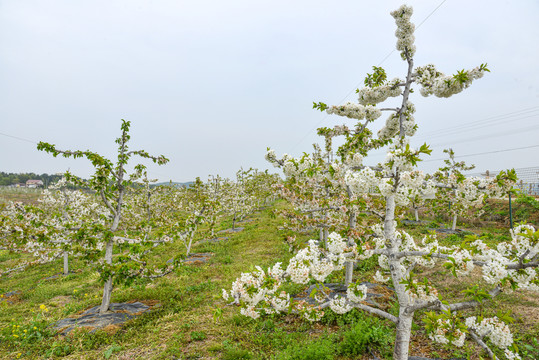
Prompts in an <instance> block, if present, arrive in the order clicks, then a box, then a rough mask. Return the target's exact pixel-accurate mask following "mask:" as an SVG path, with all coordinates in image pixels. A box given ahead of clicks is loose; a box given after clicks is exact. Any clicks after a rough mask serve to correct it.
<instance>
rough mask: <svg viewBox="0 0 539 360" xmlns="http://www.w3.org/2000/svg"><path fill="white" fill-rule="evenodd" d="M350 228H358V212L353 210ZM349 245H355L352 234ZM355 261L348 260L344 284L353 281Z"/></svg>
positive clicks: (349, 220)
mask: <svg viewBox="0 0 539 360" xmlns="http://www.w3.org/2000/svg"><path fill="white" fill-rule="evenodd" d="M348 228H349V229H350V230H353V229H355V228H356V213H355V212H353V211H350V216H349V218H348ZM347 245H348V246H352V245H354V239H352V237H351V236H349V237H348V243H347ZM354 263H355V262H354V261H347V262H346V265H345V266H346V268H345V273H344V285H345V286H348V285H350V283H351V282H352V279H353V277H354Z"/></svg>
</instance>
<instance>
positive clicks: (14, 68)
mask: <svg viewBox="0 0 539 360" xmlns="http://www.w3.org/2000/svg"><path fill="white" fill-rule="evenodd" d="M407 4H409V5H412V6H413V7H414V15H413V17H412V21H413V22H414V23H415V24H416V26H417V25H419V24H420V23H421V22H423V21H425V22H424V23H423V24H422V25H421V26H420V27H419V28H418V29H417V31H416V45H417V53H416V56H415V64H416V65H418V66H419V65H424V64H427V63H433V64H435V65H436V66H437V67H438V68H439V69H440V70H441V71H443V72H445V73H447V74H449V73H454V72H456V71H457V70H460V69H463V68H465V69H468V68H473V67H475V66H477V65H479V64H481V63H484V62H487V63H488V64H489V68H490V69H491V71H492V72H491V73H488V74H487V75H486V76H485V77H483V78H482V79H480V80H478V81H476V82H475V83H474V84H473V85H472V86H471V87H470V88H469V89H467V90H466V91H465V92H463V93H461V94H459V95H456V96H454V97H452V98H450V99H439V98H433V97H429V98H423V97H422V96H421V95H420V94H419V92H418V91H417V92H416V93H415V94H412V98H411V101H412V102H414V103H415V104H416V108H417V113H416V122H417V123H418V125H419V130H418V133H417V134H416V139H415V140H414V143H417V144H419V143H420V142H421V143H422V142H427V143H429V144H431V145H432V148H433V150H434V151H433V154H432V156H431V157H430V159H431V161H428V162H425V163H424V164H423V168H424V169H426V170H429V171H431V170H434V169H436V168H437V167H439V166H440V165H441V164H442V162H441V161H440V160H437V159H440V158H443V154H442V149H444V148H446V147H449V146H452V147H453V149H454V150H455V152H456V154H457V155H468V154H477V153H484V152H493V151H499V150H506V149H514V148H522V147H528V148H527V149H521V150H514V151H503V152H496V153H490V154H485V155H474V156H469V157H466V158H462V160H466V161H467V162H470V163H475V164H476V165H477V169H478V171H484V170H486V169H489V170H491V171H493V170H499V169H504V168H510V167H514V168H522V167H531V166H539V160H538V158H539V156H538V155H539V136H538V135H539V85H538V84H539V66H538V64H539V46H538V41H539V21H538V20H537V19H538V18H539V1H537V0H520V1H509V0H508V1H501V0H476V1H469V0H446V1H443V0H430V1H426V0H425V1H419V0H418V1H408V2H407ZM400 5H401V1H393V0H391V1H364V0H350V1H339V0H335V1H327V0H323V1H317V0H309V1H303V0H287V1H282V0H269V1H265V0H264V1H262V0H243V1H240V0H227V1H222V0H197V1H182V0H175V1H173V0H170V1H166V0H161V1H159V0H155V1H150V0H146V1H142V0H140V1H138V0H122V1H120V0H103V1H100V0H91V1H89V0H78V1H72V0H63V1H61V0H47V1H44V0H41V1H39V0H35V1H33V0H0V133H1V135H0V154H1V155H0V171H5V172H35V173H56V172H63V171H65V170H67V169H68V168H70V169H71V171H72V172H73V173H75V174H77V175H79V176H82V177H88V176H89V175H90V174H91V172H92V168H91V166H90V165H89V163H88V162H87V161H86V160H83V159H77V160H66V159H60V158H53V157H52V156H50V155H48V154H46V153H42V152H38V151H37V150H36V144H35V143H33V142H38V141H47V142H51V143H54V144H56V145H57V146H58V147H59V148H61V149H80V150H86V149H91V150H94V151H97V152H99V153H101V154H104V155H107V156H113V155H114V151H115V149H116V145H115V144H114V139H115V138H116V137H117V136H118V135H119V133H120V123H121V120H120V119H126V120H129V121H131V123H132V125H131V139H132V142H131V149H145V150H147V151H148V152H150V153H152V154H155V155H158V154H163V155H165V156H167V157H168V158H169V159H170V163H169V164H167V165H165V166H162V167H157V166H150V175H151V176H152V177H155V178H159V180H161V181H168V180H173V181H180V182H184V181H190V180H193V179H194V178H195V177H197V176H200V177H201V178H203V179H205V178H206V177H207V175H208V174H220V175H222V176H225V177H233V176H234V174H235V172H236V171H237V170H238V169H239V168H240V167H243V168H249V167H255V168H258V169H266V168H268V164H267V163H266V162H265V160H264V154H265V151H266V148H267V147H268V146H269V147H272V148H273V149H275V151H276V152H277V154H283V153H289V154H292V155H295V156H296V155H299V154H301V153H302V152H304V151H307V152H310V150H311V149H312V143H314V142H319V140H320V139H319V138H318V137H317V135H316V132H315V129H316V127H318V126H322V125H324V126H333V125H337V124H342V123H343V119H342V118H340V117H337V116H327V115H325V114H322V113H320V112H317V111H315V110H313V109H312V102H313V101H323V102H325V103H327V104H339V103H342V102H344V101H346V100H350V101H353V100H356V96H355V93H354V90H355V88H357V87H358V86H360V84H361V83H362V82H363V79H364V77H365V74H366V73H367V72H370V71H371V68H372V66H373V65H379V64H380V63H382V64H381V65H382V66H383V67H384V68H386V70H387V73H388V77H389V78H393V77H397V76H398V77H401V78H403V77H405V71H406V66H405V63H404V62H403V61H402V60H401V59H400V56H399V54H398V52H397V51H394V52H392V51H393V49H394V48H395V43H396V39H395V36H394V32H395V28H396V27H395V24H394V20H393V18H392V17H391V16H390V15H389V13H390V11H392V10H394V9H396V8H398V7H399V6H400ZM439 5H441V6H439ZM438 6H439V8H438V9H437V10H436V11H434V10H435V9H436V8H437V7H438ZM433 11H434V13H433ZM429 15H430V17H429ZM388 55H389V56H388ZM386 56H388V57H387V58H386ZM382 61H383V62H382ZM388 105H391V104H388ZM378 122H379V123H378V124H375V128H376V129H378V128H380V127H381V126H382V123H383V122H385V116H383V117H382V118H380V119H379V120H378ZM6 135H8V136H6ZM534 145H538V146H536V147H531V146H534ZM383 157H384V155H383V152H381V151H379V152H378V154H377V155H376V154H375V155H373V156H371V157H370V158H369V159H368V161H367V162H371V163H373V164H374V163H376V162H378V161H381V160H382V159H383ZM270 168H271V165H270Z"/></svg>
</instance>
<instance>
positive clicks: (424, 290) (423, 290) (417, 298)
mask: <svg viewBox="0 0 539 360" xmlns="http://www.w3.org/2000/svg"><path fill="white" fill-rule="evenodd" d="M412 284H413V286H411V287H410V289H409V290H407V291H406V295H408V299H410V302H411V303H415V302H429V301H433V300H437V299H438V290H436V288H434V287H432V286H430V285H424V284H418V283H417V281H415V280H412Z"/></svg>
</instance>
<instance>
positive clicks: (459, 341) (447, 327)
mask: <svg viewBox="0 0 539 360" xmlns="http://www.w3.org/2000/svg"><path fill="white" fill-rule="evenodd" d="M436 325H437V327H436V331H435V332H434V333H433V334H430V335H429V338H430V339H431V340H433V341H436V342H437V343H440V344H452V345H455V346H457V347H462V346H464V340H466V333H464V332H463V331H461V330H460V329H457V328H454V327H453V325H452V324H451V322H450V321H449V320H446V319H438V321H437V324H436ZM449 334H452V335H453V337H454V338H455V339H454V340H452V341H451V340H449V338H448V335H449Z"/></svg>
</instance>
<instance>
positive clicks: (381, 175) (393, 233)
mask: <svg viewBox="0 0 539 360" xmlns="http://www.w3.org/2000/svg"><path fill="white" fill-rule="evenodd" d="M391 15H392V16H393V18H394V19H395V22H396V24H397V31H396V37H397V50H399V52H400V55H401V57H402V59H403V60H404V61H406V63H407V65H408V70H407V73H406V77H405V78H404V79H400V78H395V79H393V80H388V79H387V75H386V73H385V70H384V69H382V68H379V67H375V68H374V71H373V73H372V74H368V75H367V77H366V79H365V87H363V88H362V89H358V91H357V93H358V103H352V102H348V103H346V104H344V105H338V106H327V105H326V104H324V103H318V104H315V107H316V108H318V109H319V110H322V111H326V112H328V113H330V114H335V115H339V116H342V117H345V118H348V119H352V120H355V121H356V122H357V123H356V125H355V126H353V127H352V128H348V127H346V129H344V128H339V129H338V130H339V131H340V132H341V133H343V134H345V135H346V138H347V139H346V140H347V141H346V147H342V148H341V149H340V150H341V151H340V155H341V159H342V160H341V161H340V162H335V163H332V165H331V168H332V169H333V170H332V171H335V169H336V168H337V169H339V170H340V171H344V173H345V175H344V178H345V183H346V186H347V190H348V191H349V192H351V193H352V194H353V195H355V196H357V197H358V198H362V199H365V198H369V197H371V198H373V197H376V198H378V199H379V201H380V202H382V203H383V213H382V214H379V213H377V214H376V215H375V217H378V218H379V220H378V221H377V222H376V223H372V224H371V225H370V226H369V227H368V228H369V229H370V232H369V233H366V234H364V235H360V236H357V237H356V238H355V239H354V240H355V241H354V243H353V244H352V243H351V242H349V241H348V240H349V239H346V238H344V237H343V236H342V235H341V234H339V233H336V232H333V233H331V234H329V236H328V240H327V243H326V244H325V246H321V244H320V243H319V242H317V241H314V240H311V241H309V242H308V245H307V247H305V248H303V249H301V250H300V251H299V252H298V253H297V254H296V255H295V256H294V257H293V258H292V259H291V260H290V261H289V263H288V265H287V266H286V267H283V266H282V264H281V263H277V264H275V265H274V266H272V267H270V268H268V270H267V271H264V270H263V269H262V268H260V267H256V271H254V272H252V273H244V274H241V276H240V277H239V278H238V279H237V280H236V281H235V282H234V283H233V284H232V289H231V290H223V297H224V298H225V299H232V304H238V305H240V306H241V313H242V314H243V315H245V316H250V317H252V318H255V319H256V318H258V317H260V316H263V315H266V314H275V313H286V312H294V313H298V314H301V315H303V316H304V317H305V319H307V320H308V321H317V320H320V319H321V318H322V316H323V313H324V309H327V308H330V309H331V310H332V311H333V312H335V313H338V314H343V313H346V312H348V311H350V310H351V309H353V308H357V309H360V310H364V311H366V312H369V313H372V314H375V315H378V316H381V317H383V318H385V319H387V320H389V321H391V322H393V323H394V324H395V327H396V339H395V344H394V350H393V358H394V359H407V358H408V353H409V347H410V338H411V331H412V322H413V319H414V314H416V313H417V312H419V311H430V312H429V313H428V314H427V317H426V319H425V323H426V324H427V326H426V330H428V331H429V333H430V337H431V339H433V340H434V341H438V342H441V343H445V344H450V345H454V346H462V345H463V344H464V341H465V339H466V337H467V336H468V335H469V336H470V337H471V338H472V339H473V340H475V341H476V342H477V343H478V344H479V345H480V346H481V347H483V348H484V349H485V351H486V352H487V353H488V354H489V355H490V356H491V358H495V355H494V352H493V350H492V347H493V346H496V347H498V348H499V349H501V350H502V351H503V352H504V354H505V356H506V357H507V358H508V359H514V358H518V357H519V356H518V354H517V353H516V351H515V350H516V348H515V346H514V344H513V339H512V335H511V333H510V331H509V330H508V327H507V325H506V324H505V322H504V320H506V319H505V316H502V315H501V314H500V316H497V317H491V318H480V317H474V316H468V317H465V316H464V315H463V313H462V312H463V311H465V310H468V309H473V308H475V307H477V306H479V305H480V304H482V303H483V302H485V301H486V300H488V299H491V298H493V297H495V296H497V295H499V294H500V293H501V292H502V291H510V290H516V289H527V290H532V291H539V286H538V285H539V274H538V269H537V267H538V265H539V232H538V231H536V230H535V229H534V228H533V227H531V226H528V225H521V226H519V227H518V228H515V229H514V230H513V231H511V237H512V238H511V240H510V241H506V242H501V243H499V244H498V245H497V247H496V248H495V249H494V248H491V247H489V246H487V244H486V243H485V242H483V241H482V240H481V239H478V238H473V237H472V238H469V241H468V242H466V243H463V244H460V245H458V246H443V245H441V244H440V243H439V241H438V239H437V238H436V236H435V235H427V236H425V237H423V238H422V239H414V238H413V237H412V236H411V235H410V234H408V233H406V232H405V231H402V230H398V229H397V222H396V221H395V220H396V214H397V213H398V211H399V209H402V208H405V207H407V206H409V204H410V200H411V199H413V198H414V197H415V196H417V194H420V193H421V192H425V191H426V190H428V191H431V192H433V191H436V190H437V189H438V188H439V185H440V184H438V183H437V182H436V181H435V180H434V179H433V178H432V177H427V176H426V174H423V173H422V172H418V171H417V168H416V167H417V164H418V163H419V162H420V161H421V157H422V156H424V155H428V154H430V149H429V147H428V146H427V145H426V144H425V145H422V146H420V147H419V148H413V147H412V146H411V144H410V141H409V138H410V137H411V136H413V135H414V134H415V132H416V130H417V125H416V123H415V119H414V112H415V107H414V105H413V104H412V103H411V102H410V101H409V96H410V94H411V92H412V91H411V90H412V84H414V83H415V84H417V86H418V87H419V92H420V93H421V94H422V95H423V96H425V97H427V96H431V95H434V96H436V97H441V98H445V97H450V96H453V95H456V94H458V93H460V92H462V91H463V90H465V89H466V88H468V87H469V86H470V85H471V84H472V82H473V81H474V80H477V79H479V78H481V77H482V76H483V75H484V73H485V72H488V71H489V70H488V68H487V66H486V65H484V64H483V65H481V66H478V67H476V68H473V69H471V70H461V71H458V72H457V73H456V74H454V75H445V74H443V73H442V72H440V71H439V70H438V69H436V67H435V66H434V65H432V64H429V65H426V66H420V67H414V60H413V58H414V55H415V52H416V48H415V45H414V28H415V26H414V25H413V24H412V23H411V21H410V19H411V15H412V8H411V7H408V6H405V5H403V6H401V7H400V8H399V9H397V10H396V11H393V12H392V13H391ZM388 98H399V99H398V100H399V105H398V106H396V107H387V108H382V107H377V104H380V103H382V102H385V101H386V100H387V99H388ZM383 111H384V112H389V116H388V117H387V120H386V122H385V126H383V127H382V129H381V130H380V131H379V132H378V134H377V135H378V137H377V138H374V134H373V133H372V132H371V131H370V130H368V126H369V125H370V123H371V122H374V121H375V120H376V119H378V118H379V117H380V116H381V113H382V112H383ZM367 114H369V116H367ZM384 145H389V146H388V151H387V156H386V159H385V161H384V162H382V163H381V164H378V165H377V166H374V167H369V166H365V165H363V161H362V160H363V157H364V156H366V155H367V153H368V151H370V150H372V149H375V148H377V147H381V146H384ZM268 157H269V158H271V159H274V161H280V160H278V159H276V156H275V155H274V154H270V155H269V156H268ZM348 159H355V161H354V163H353V164H351V163H350V162H349V161H348V162H347V160H348ZM285 160H286V161H288V160H289V159H285ZM297 161H298V160H292V161H291V162H292V163H297ZM284 165H285V163H282V166H284ZM328 171H329V169H328ZM498 180H499V182H495V181H492V182H489V183H487V184H485V183H482V184H480V183H476V182H475V181H472V182H470V183H468V184H467V185H468V186H476V187H479V188H481V187H487V188H488V187H491V188H493V189H498V188H500V189H503V187H504V186H506V184H505V181H504V179H502V178H500V179H498ZM509 181H510V179H509ZM372 189H374V191H373V190H372ZM496 191H498V190H496ZM369 194H372V196H371V195H369ZM369 201H372V200H365V203H369ZM373 210H374V212H376V209H373ZM363 226H364V227H367V226H368V224H364V225H363ZM371 257H377V258H378V263H379V266H380V270H378V271H377V273H376V275H375V276H374V280H375V281H377V282H390V283H391V284H392V286H393V289H394V291H395V295H396V299H397V300H396V301H397V303H398V313H397V314H393V313H391V312H388V311H385V310H382V309H379V308H376V307H373V306H371V305H369V304H367V303H365V302H364V300H365V298H366V295H367V287H366V286H365V285H364V284H362V283H361V282H360V280H359V279H357V281H356V282H350V284H349V285H348V286H347V291H346V294H345V295H337V296H333V297H331V296H328V295H327V294H325V293H324V292H318V293H316V296H315V298H316V300H317V304H316V305H309V304H306V303H304V302H298V301H294V299H293V297H291V295H290V294H288V293H286V292H285V291H283V285H284V284H285V283H286V282H293V283H297V284H308V283H309V282H312V281H314V282H318V283H319V284H320V285H321V286H323V282H324V280H325V279H326V278H327V277H328V276H329V275H330V274H331V273H333V272H335V271H341V270H342V269H344V267H345V264H346V263H347V262H349V261H350V260H352V261H362V260H365V259H368V258H371ZM437 265H438V266H443V267H445V268H446V269H448V270H449V271H451V273H452V274H453V275H454V276H455V277H466V276H468V275H469V274H470V272H471V271H472V270H473V269H474V268H480V269H481V270H482V274H483V279H484V280H485V281H486V282H487V283H488V284H489V285H490V286H491V288H490V289H488V290H485V289H481V288H479V287H477V286H475V287H471V288H469V289H467V291H466V294H468V295H469V297H470V300H466V301H462V302H455V303H449V302H447V301H446V300H445V298H444V296H443V294H441V293H440V292H439V291H438V289H436V287H435V285H434V284H433V283H431V282H430V281H429V279H427V278H424V279H423V280H419V279H418V278H417V276H418V274H420V273H421V270H422V269H424V268H428V267H433V266H437ZM487 339H488V340H487Z"/></svg>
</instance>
